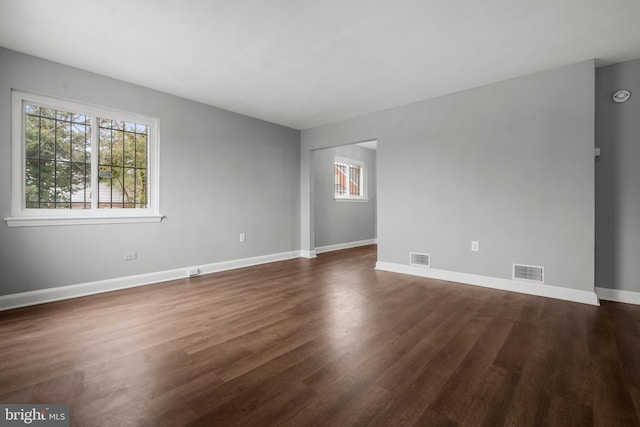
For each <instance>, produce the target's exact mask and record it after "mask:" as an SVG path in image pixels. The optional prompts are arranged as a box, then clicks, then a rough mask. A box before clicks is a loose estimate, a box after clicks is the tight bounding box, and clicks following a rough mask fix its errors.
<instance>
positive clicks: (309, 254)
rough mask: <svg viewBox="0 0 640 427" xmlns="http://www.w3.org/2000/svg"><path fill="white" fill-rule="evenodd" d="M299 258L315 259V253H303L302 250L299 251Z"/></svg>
mask: <svg viewBox="0 0 640 427" xmlns="http://www.w3.org/2000/svg"><path fill="white" fill-rule="evenodd" d="M300 257H302V258H315V257H316V251H305V250H302V251H300Z"/></svg>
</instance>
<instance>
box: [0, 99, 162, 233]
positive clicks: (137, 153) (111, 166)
mask: <svg viewBox="0 0 640 427" xmlns="http://www.w3.org/2000/svg"><path fill="white" fill-rule="evenodd" d="M12 168H13V171H12V217H11V218H7V219H6V220H7V223H8V224H9V226H22V225H57V224H81V223H105V222H106V223H109V222H149V221H160V220H161V216H160V215H159V213H158V147H157V120H156V119H153V118H150V117H145V116H141V115H137V114H131V113H125V112H121V111H114V110H109V109H106V108H102V107H97V106H93V105H85V104H79V103H75V102H71V101H66V100H60V99H54V98H49V97H45V96H39V95H33V94H27V93H23V92H19V91H13V92H12Z"/></svg>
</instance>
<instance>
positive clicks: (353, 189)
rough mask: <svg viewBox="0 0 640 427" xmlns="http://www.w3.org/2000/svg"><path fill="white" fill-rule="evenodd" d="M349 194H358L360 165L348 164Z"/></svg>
mask: <svg viewBox="0 0 640 427" xmlns="http://www.w3.org/2000/svg"><path fill="white" fill-rule="evenodd" d="M349 194H351V195H352V196H360V166H356V165H349Z"/></svg>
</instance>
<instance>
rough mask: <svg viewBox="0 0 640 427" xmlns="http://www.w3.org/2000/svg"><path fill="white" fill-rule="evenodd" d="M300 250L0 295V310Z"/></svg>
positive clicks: (235, 265) (294, 253)
mask: <svg viewBox="0 0 640 427" xmlns="http://www.w3.org/2000/svg"><path fill="white" fill-rule="evenodd" d="M299 257H300V251H291V252H282V253H278V254H270V255H261V256H256V257H251V258H243V259H237V260H231V261H222V262H216V263H212V264H204V265H199V266H189V267H184V268H176V269H173V270H166V271H158V272H155V273H146V274H139V275H135V276H126V277H118V278H115V279H107V280H99V281H96V282H89V283H80V284H77V285H69V286H60V287H57V288H50V289H40V290H37V291H29V292H21V293H18V294H11V295H4V296H0V311H2V310H9V309H12V308H18V307H26V306H29V305H36V304H43V303H46V302H52V301H60V300H65V299H70V298H77V297H82V296H87V295H94V294H100V293H103V292H110V291H116V290H119V289H127V288H135V287H137V286H144V285H152V284H155V283H160V282H166V281H168V280H176V279H183V278H186V277H189V270H190V269H194V268H197V269H199V270H200V274H210V273H217V272H220V271H226V270H233V269H236V268H243V267H250V266H253V265H259V264H266V263H269V262H275V261H284V260H287V259H292V258H299Z"/></svg>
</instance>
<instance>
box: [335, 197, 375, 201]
mask: <svg viewBox="0 0 640 427" xmlns="http://www.w3.org/2000/svg"><path fill="white" fill-rule="evenodd" d="M333 201H334V202H368V201H369V199H367V198H364V197H355V196H348V197H346V196H334V197H333Z"/></svg>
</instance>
